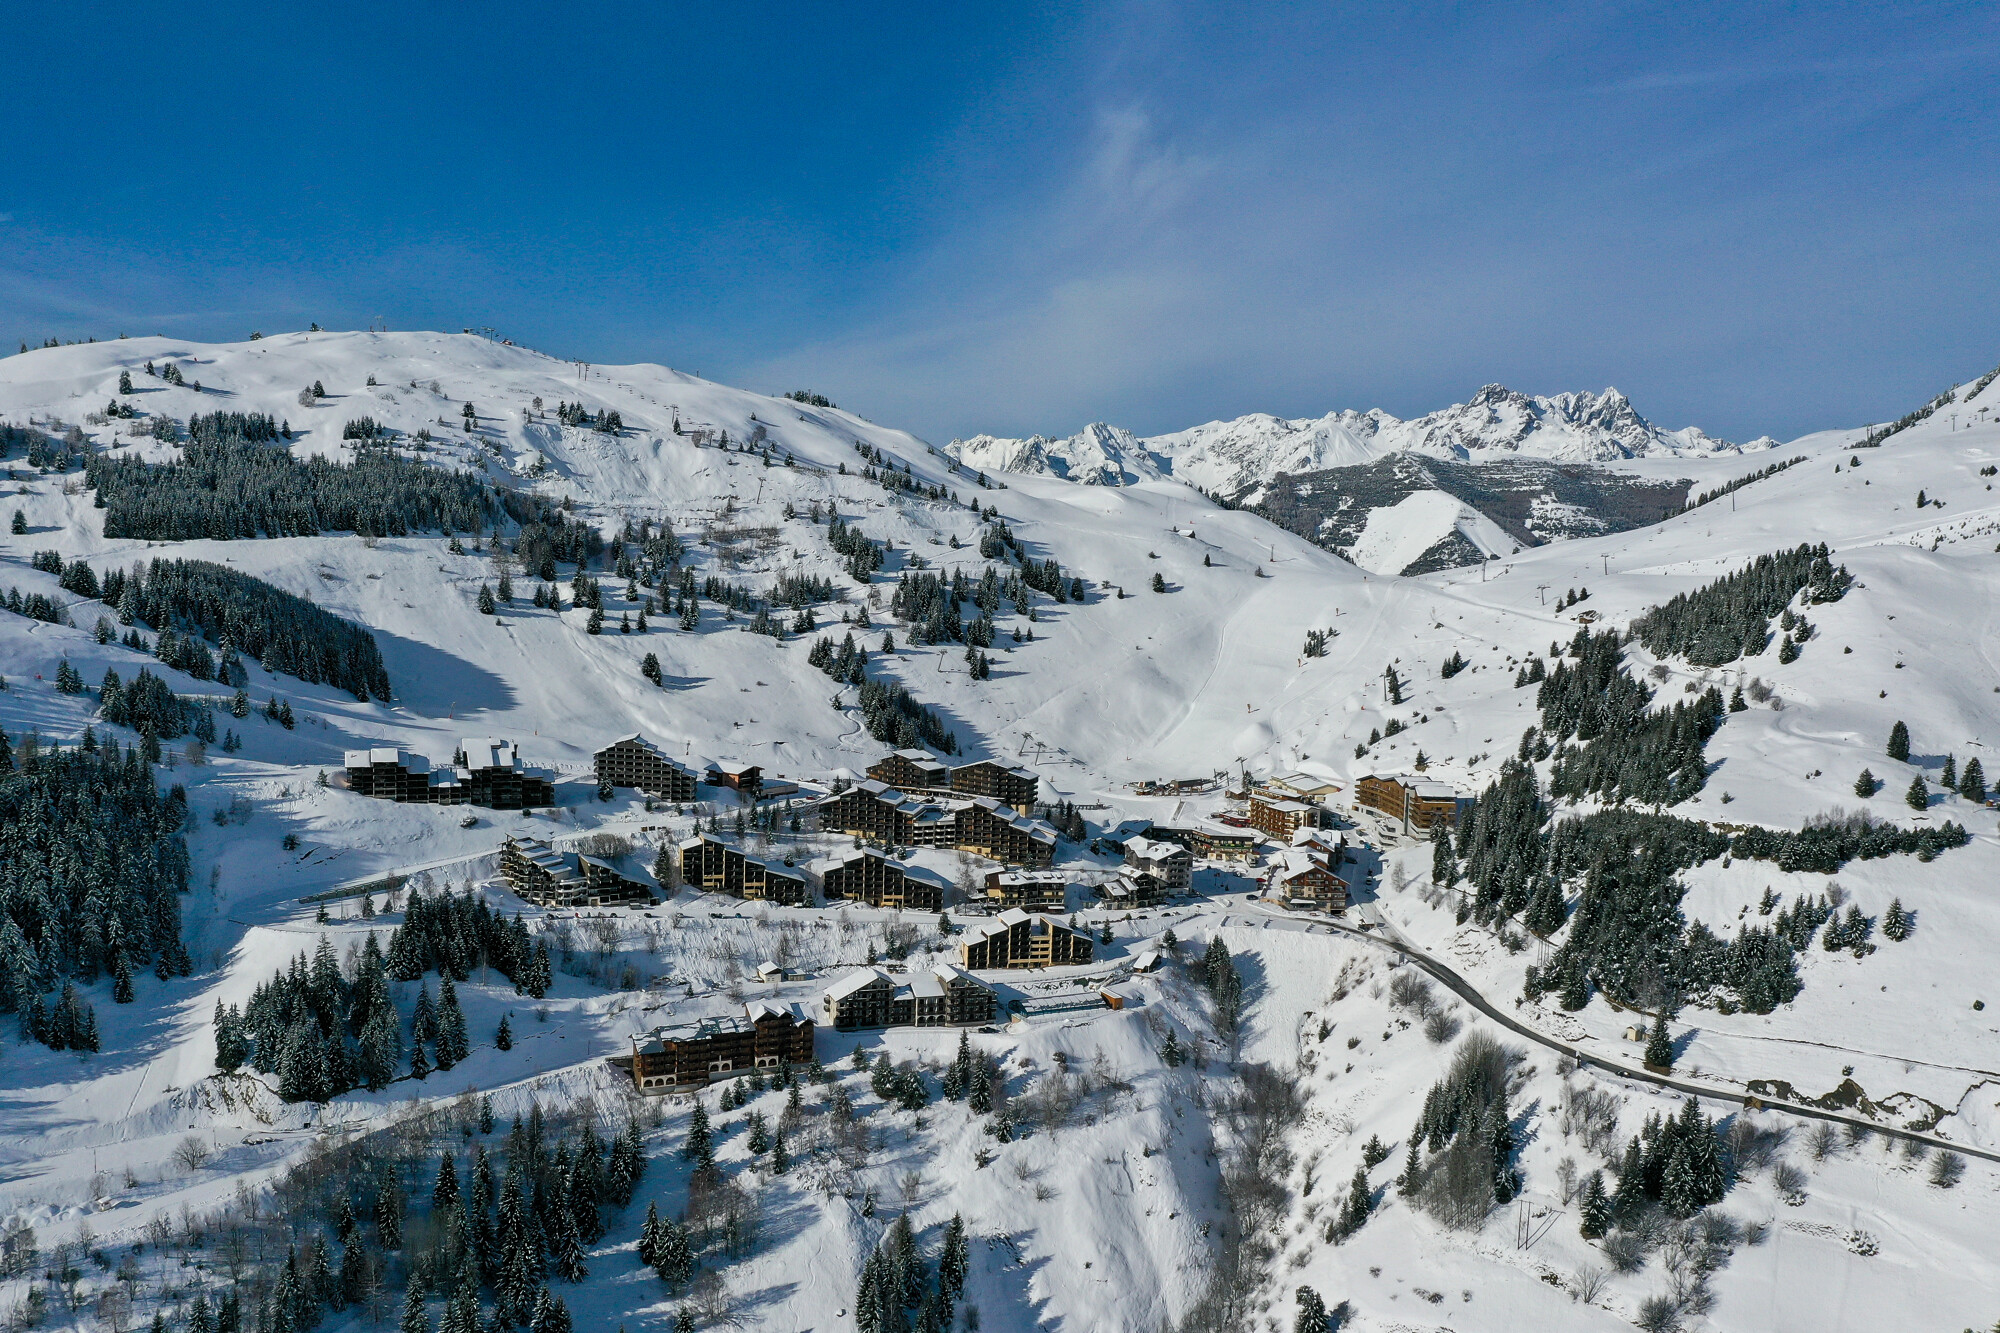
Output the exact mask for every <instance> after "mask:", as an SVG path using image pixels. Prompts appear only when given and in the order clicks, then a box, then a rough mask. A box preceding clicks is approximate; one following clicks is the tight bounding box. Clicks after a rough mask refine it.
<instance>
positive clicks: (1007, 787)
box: [951, 759, 1041, 814]
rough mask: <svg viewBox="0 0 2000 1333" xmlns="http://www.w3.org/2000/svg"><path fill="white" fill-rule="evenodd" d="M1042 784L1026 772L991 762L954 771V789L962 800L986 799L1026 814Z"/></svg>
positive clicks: (979, 763)
mask: <svg viewBox="0 0 2000 1333" xmlns="http://www.w3.org/2000/svg"><path fill="white" fill-rule="evenodd" d="M1040 785H1041V784H1040V780H1039V779H1037V778H1036V777H1035V775H1034V774H1033V773H1031V772H1029V771H1028V770H1027V769H1025V768H1008V767H1006V766H1005V765H1003V764H996V763H994V762H993V761H992V760H990V759H982V760H980V761H979V762H978V763H975V764H960V765H959V766H958V767H957V768H954V769H953V770H951V789H952V790H953V791H955V792H957V793H958V794H959V795H961V796H987V797H991V798H992V799H994V800H996V801H998V802H1000V803H1001V804H1002V805H1009V806H1012V807H1013V808H1014V809H1016V810H1018V811H1020V812H1021V813H1022V814H1026V813H1027V812H1028V811H1029V810H1030V809H1032V808H1033V807H1034V804H1035V793H1036V791H1037V790H1039V788H1040Z"/></svg>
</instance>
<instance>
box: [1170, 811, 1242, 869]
mask: <svg viewBox="0 0 2000 1333" xmlns="http://www.w3.org/2000/svg"><path fill="white" fill-rule="evenodd" d="M1143 836H1145V837H1147V838H1150V839H1152V840H1153V841H1155V842H1171V843H1173V844H1175V845H1176V846H1179V847H1185V848H1187V849H1188V852H1189V854H1190V855H1191V856H1196V857H1201V858H1203V859H1205V860H1210V861H1248V860H1250V859H1251V858H1252V857H1254V856H1256V855H1257V842H1258V838H1259V835H1258V833H1257V832H1256V831H1255V830H1254V829H1251V828H1248V827H1242V828H1238V827H1235V826H1232V825H1229V824H1218V823H1216V822H1214V821H1213V820H1206V819H1205V820H1202V821H1201V822H1200V823H1197V824H1154V825H1152V826H1151V827H1149V828H1148V829H1147V830H1146V831H1145V834H1144V835H1143Z"/></svg>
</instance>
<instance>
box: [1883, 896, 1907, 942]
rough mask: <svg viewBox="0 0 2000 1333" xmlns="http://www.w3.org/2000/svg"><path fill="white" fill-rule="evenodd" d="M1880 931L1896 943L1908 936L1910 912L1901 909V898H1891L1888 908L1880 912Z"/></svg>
mask: <svg viewBox="0 0 2000 1333" xmlns="http://www.w3.org/2000/svg"><path fill="white" fill-rule="evenodd" d="M1882 933H1883V934H1884V935H1885V936H1887V937H1888V938H1889V939H1891V940H1894V941H1896V942H1897V943H1901V942H1902V941H1904V940H1906V939H1908V938H1910V914H1909V913H1908V912H1907V911H1905V910H1903V900H1902V899H1901V898H1894V899H1891V900H1890V902H1889V910H1888V911H1886V912H1884V913H1882Z"/></svg>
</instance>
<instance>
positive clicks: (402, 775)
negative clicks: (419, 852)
mask: <svg viewBox="0 0 2000 1333" xmlns="http://www.w3.org/2000/svg"><path fill="white" fill-rule="evenodd" d="M346 768H347V786H348V789H349V790H350V791H353V792H355V793H356V794H358V795H361V796H370V797H373V798H375V799H376V800H379V801H398V802H402V803H405V804H429V805H480V806H485V807H487V808H488V809H491V810H526V809H531V808H533V807H535V806H542V805H554V804H555V799H556V798H555V784H554V782H553V781H552V780H551V779H549V778H547V777H544V776H542V775H540V774H538V773H535V772H532V771H530V770H529V769H528V768H526V767H525V766H524V765H523V764H522V763H521V751H520V747H518V746H517V745H515V744H514V743H513V742H512V741H503V740H496V739H493V738H491V737H487V738H484V739H477V740H475V739H471V738H467V739H465V740H462V741H460V742H459V743H458V752H457V753H456V754H454V755H453V756H452V766H450V767H446V768H442V769H439V768H433V767H432V766H431V761H430V760H429V759H426V758H425V757H424V756H422V755H417V754H411V753H410V752H409V751H407V750H401V749H396V748H394V747H377V748H375V749H370V750H349V751H348V752H347V754H346Z"/></svg>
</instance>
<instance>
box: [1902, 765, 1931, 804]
mask: <svg viewBox="0 0 2000 1333" xmlns="http://www.w3.org/2000/svg"><path fill="white" fill-rule="evenodd" d="M1903 804H1905V805H1907V806H1909V807H1910V809H1912V810H1928V809H1930V808H1931V789H1930V788H1929V787H1927V786H1925V785H1924V778H1923V774H1921V773H1919V774H1918V775H1917V776H1916V777H1913V778H1911V779H1910V789H1909V790H1908V791H1906V792H1904V793H1903Z"/></svg>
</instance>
